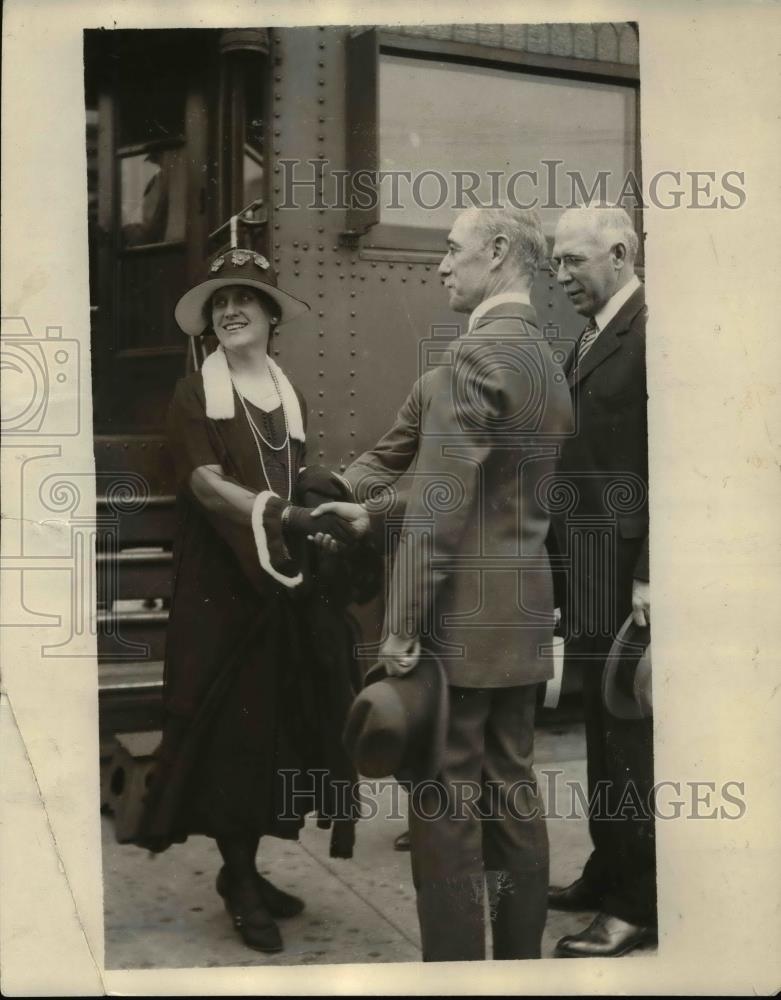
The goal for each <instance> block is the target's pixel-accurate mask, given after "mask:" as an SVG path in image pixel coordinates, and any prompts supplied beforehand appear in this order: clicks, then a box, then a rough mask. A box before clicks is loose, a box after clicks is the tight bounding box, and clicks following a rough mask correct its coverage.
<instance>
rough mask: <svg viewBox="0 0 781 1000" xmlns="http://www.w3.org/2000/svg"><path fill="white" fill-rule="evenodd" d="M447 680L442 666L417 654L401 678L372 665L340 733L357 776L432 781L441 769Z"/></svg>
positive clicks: (445, 725)
mask: <svg viewBox="0 0 781 1000" xmlns="http://www.w3.org/2000/svg"><path fill="white" fill-rule="evenodd" d="M448 705H449V702H448V687H447V678H446V677H445V671H444V669H443V667H442V664H441V662H440V661H439V660H438V659H437V658H436V657H434V656H431V655H430V654H426V653H424V654H422V655H421V658H420V659H419V660H418V662H417V664H416V665H415V667H414V668H413V669H412V670H410V671H409V672H408V673H406V674H404V675H403V676H395V675H393V676H389V675H388V673H387V671H386V670H385V667H384V666H383V665H382V664H381V663H378V664H375V665H374V666H373V667H372V668H371V669H370V670H369V672H368V673H367V675H366V678H365V680H364V687H363V690H362V691H361V692H360V694H358V695H357V697H356V698H355V700H354V701H353V704H352V706H351V708H350V711H349V713H348V715H347V721H346V723H345V727H344V734H343V742H344V745H345V748H346V749H347V752H348V753H349V755H350V757H351V758H352V761H353V763H354V764H355V768H356V770H357V771H358V773H359V774H361V775H363V776H364V777H367V778H386V777H388V776H390V775H394V776H395V777H396V778H398V779H399V781H419V780H422V779H424V778H431V779H433V778H435V777H436V776H437V774H438V773H439V771H440V769H441V767H442V757H443V754H444V750H445V740H446V736H447V722H448Z"/></svg>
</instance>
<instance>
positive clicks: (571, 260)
mask: <svg viewBox="0 0 781 1000" xmlns="http://www.w3.org/2000/svg"><path fill="white" fill-rule="evenodd" d="M587 259H588V258H586V257H574V256H573V255H572V254H569V253H565V254H564V256H563V257H551V259H550V260H549V261H548V265H549V267H550V269H551V271H553V273H554V274H558V273H559V268H560V267H561V266H562V264H563V265H564V270H565V271H570V272H572V271H577V269H578V268H579V267H581V266H582V265H583V264H585V263H586V261H587Z"/></svg>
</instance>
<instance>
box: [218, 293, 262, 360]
mask: <svg viewBox="0 0 781 1000" xmlns="http://www.w3.org/2000/svg"><path fill="white" fill-rule="evenodd" d="M211 309H212V327H213V329H214V332H215V334H216V335H217V339H218V340H219V342H220V343H221V344H222V346H223V347H224V348H225V349H226V350H228V351H235V350H239V349H242V348H247V347H259V346H261V345H262V347H263V348H264V349H266V348H267V347H268V340H269V334H270V332H271V321H270V316H269V313H268V311H267V310H266V307H265V305H264V304H263V303H262V302H261V300H260V298H259V297H258V295H257V294H256V293H255V290H254V289H253V288H250V287H248V286H246V285H228V286H226V287H225V288H220V289H218V290H217V291H216V292H215V293H214V295H212V298H211Z"/></svg>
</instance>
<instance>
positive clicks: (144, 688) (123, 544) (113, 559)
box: [95, 435, 176, 756]
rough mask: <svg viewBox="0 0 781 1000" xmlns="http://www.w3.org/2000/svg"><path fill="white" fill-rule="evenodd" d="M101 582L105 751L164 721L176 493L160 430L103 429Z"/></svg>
mask: <svg viewBox="0 0 781 1000" xmlns="http://www.w3.org/2000/svg"><path fill="white" fill-rule="evenodd" d="M95 466H96V485H97V497H96V515H97V528H98V530H97V537H96V553H95V563H96V576H97V579H96V590H97V594H96V596H97V632H98V694H99V715H100V743H101V756H103V755H104V753H105V752H106V751H107V749H108V748H109V747H110V746H111V743H112V741H113V737H114V734H115V733H121V732H142V731H152V730H156V729H159V728H160V725H161V722H162V688H163V658H164V655H165V635H166V628H167V625H168V607H169V602H170V597H171V586H172V573H173V552H172V544H173V537H174V530H175V523H176V497H175V495H174V488H173V478H172V475H171V466H170V462H168V461H167V458H166V448H165V442H164V440H163V438H162V437H160V436H158V435H123V436H120V435H98V436H96V437H95Z"/></svg>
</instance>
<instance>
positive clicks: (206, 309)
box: [201, 285, 282, 337]
mask: <svg viewBox="0 0 781 1000" xmlns="http://www.w3.org/2000/svg"><path fill="white" fill-rule="evenodd" d="M226 287H231V286H226ZM238 287H239V288H246V289H247V291H249V292H252V294H253V295H254V296H255V298H256V299H257V300H258V302H259V303H260V304H261V305H262V306H263V308H264V309H265V310H266V313H267V314H268V317H269V320H270V322H271V332H272V334H274V333H277V330H278V323H279V321H280V319H281V318H282V313H281V310H280V308H279V305H278V303H276V302H275V301H274V300H273V299H272V298H271V296H270V295H266V293H265V292H261V290H260V289H259V288H255V287H254V286H253V285H239V286H238ZM221 291H222V289H221V288H218V289H217V291H214V292H212V294H211V295H210V296H209V298H208V299H207V300H206V301H205V302H204V304H203V309H202V310H201V314H202V316H203V319H204V322H205V323H206V326H205V327H204V330H203V333H202V334H201V336H203V337H205V336H207V335H208V334H210V333H211V334H213V333H214V330H212V299H213V298H214V296H215V295H216V294H217V292H221Z"/></svg>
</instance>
